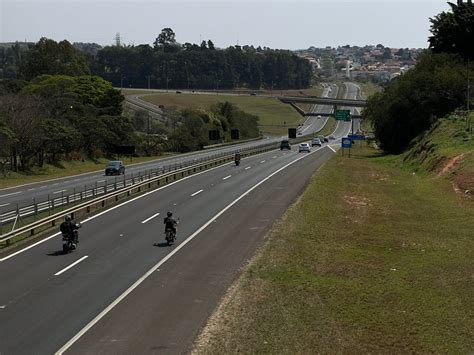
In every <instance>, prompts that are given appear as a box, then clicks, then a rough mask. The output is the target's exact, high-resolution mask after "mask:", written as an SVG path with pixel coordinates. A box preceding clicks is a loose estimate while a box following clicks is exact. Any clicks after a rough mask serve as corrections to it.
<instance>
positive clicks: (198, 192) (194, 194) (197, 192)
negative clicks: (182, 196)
mask: <svg viewBox="0 0 474 355" xmlns="http://www.w3.org/2000/svg"><path fill="white" fill-rule="evenodd" d="M203 191H204V190H199V191H196V192H195V193H193V194H191V196H196V195H197V194H200V193H201V192H203Z"/></svg>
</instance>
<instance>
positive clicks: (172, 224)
mask: <svg viewBox="0 0 474 355" xmlns="http://www.w3.org/2000/svg"><path fill="white" fill-rule="evenodd" d="M166 216H167V217H166V218H165V219H164V224H165V232H166V231H167V230H168V229H171V230H172V231H173V233H174V235H175V236H176V226H177V225H178V222H177V221H176V220H175V219H174V218H173V212H171V211H168V213H167V214H166Z"/></svg>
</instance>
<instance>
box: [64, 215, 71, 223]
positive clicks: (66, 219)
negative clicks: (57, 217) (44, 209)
mask: <svg viewBox="0 0 474 355" xmlns="http://www.w3.org/2000/svg"><path fill="white" fill-rule="evenodd" d="M70 220H71V216H70V215H68V214H67V215H66V216H65V217H64V221H65V222H69V221H70Z"/></svg>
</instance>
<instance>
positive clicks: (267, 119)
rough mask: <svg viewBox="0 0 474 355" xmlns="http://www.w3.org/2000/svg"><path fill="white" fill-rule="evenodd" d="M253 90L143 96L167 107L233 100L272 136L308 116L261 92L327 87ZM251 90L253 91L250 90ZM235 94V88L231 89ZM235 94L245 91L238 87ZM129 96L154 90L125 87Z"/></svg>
mask: <svg viewBox="0 0 474 355" xmlns="http://www.w3.org/2000/svg"><path fill="white" fill-rule="evenodd" d="M248 91H249V90H246V91H245V92H244V93H242V94H241V95H239V96H235V95H226V94H225V93H222V92H215V93H211V94H199V93H194V94H190V93H187V92H186V91H183V93H182V94H176V93H175V90H169V92H168V93H166V92H157V91H153V90H152V91H151V92H152V93H153V95H147V96H143V97H142V99H143V100H146V101H149V102H151V103H153V104H156V105H164V106H165V107H175V108H177V109H183V108H190V107H195V108H205V109H207V108H209V106H211V105H214V104H216V103H218V102H224V101H229V102H231V103H233V104H235V105H236V106H238V107H239V108H240V109H241V110H243V111H245V112H248V113H251V114H253V115H256V116H258V117H259V118H260V121H259V125H260V130H261V131H262V132H263V133H264V134H269V135H283V134H286V133H288V128H289V127H295V126H296V125H298V123H300V122H302V120H303V119H304V118H303V117H301V116H300V115H299V114H298V113H297V112H296V111H295V110H294V109H293V108H292V107H291V106H290V105H288V104H282V103H281V102H280V101H278V100H277V99H275V98H265V97H259V96H258V95H259V94H265V95H271V94H273V96H275V97H276V96H280V95H287V96H288V95H291V96H302V95H305V96H308V95H309V96H321V95H322V92H323V88H322V86H321V85H318V86H316V87H314V88H310V89H303V90H283V91H280V90H274V91H273V92H271V91H269V90H260V91H255V92H257V96H249V94H248ZM250 91H251V90H250ZM230 92H231V93H232V91H230ZM233 92H234V93H239V92H241V91H239V90H235V91H233ZM123 93H124V94H125V95H132V94H149V93H150V91H146V90H123ZM300 107H301V108H302V109H303V110H305V111H309V109H310V105H300Z"/></svg>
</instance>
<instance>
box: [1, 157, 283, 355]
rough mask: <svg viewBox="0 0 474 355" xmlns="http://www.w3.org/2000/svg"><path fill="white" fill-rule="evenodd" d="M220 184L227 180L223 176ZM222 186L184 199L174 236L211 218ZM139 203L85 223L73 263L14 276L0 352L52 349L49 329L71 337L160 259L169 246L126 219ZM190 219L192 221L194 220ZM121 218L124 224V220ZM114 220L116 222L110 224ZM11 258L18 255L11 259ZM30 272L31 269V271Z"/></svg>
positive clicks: (222, 190) (137, 208)
mask: <svg viewBox="0 0 474 355" xmlns="http://www.w3.org/2000/svg"><path fill="white" fill-rule="evenodd" d="M288 155H290V154H288ZM261 166H263V164H261ZM216 170H217V169H216ZM254 175H255V174H254ZM245 180H249V179H248V178H247V179H245ZM225 183H226V184H229V181H228V180H225ZM237 185H239V186H242V185H243V186H245V184H244V182H239V183H238V184H237ZM239 186H237V187H235V186H234V187H233V188H232V189H230V190H231V191H238V187H239ZM228 190H229V189H227V188H223V189H221V190H214V191H213V195H210V196H209V197H208V200H207V201H206V200H204V199H195V200H193V201H191V202H190V203H186V204H185V206H186V209H185V210H184V211H181V215H182V216H183V219H186V221H187V223H186V225H184V226H183V227H184V228H180V232H179V235H181V234H182V235H187V234H190V233H192V232H193V231H194V230H195V229H197V228H198V227H199V226H200V225H201V224H202V219H203V218H204V219H208V218H210V217H212V216H211V214H212V213H214V212H215V211H210V212H208V209H209V208H212V207H214V206H216V208H217V207H219V203H220V204H221V205H220V208H221V207H222V203H226V201H225V200H224V199H223V198H222V194H223V193H225V192H226V191H227V194H228ZM163 191H167V190H163ZM171 195H172V196H171V198H174V196H173V193H172V192H171ZM159 198H160V200H162V199H164V198H165V196H163V194H162V195H161V196H159ZM138 201H140V200H138ZM141 202H143V201H141ZM170 202H171V201H169V202H168V203H170ZM144 205H145V207H144V208H146V207H149V206H150V204H149V203H145V204H144ZM142 207H143V206H133V208H132V209H130V208H129V209H127V210H125V211H124V210H120V211H121V212H122V214H121V216H118V218H117V216H114V215H113V214H114V213H110V214H104V216H102V218H101V221H100V223H99V225H98V226H96V227H95V228H92V225H93V224H94V222H97V221H96V220H92V221H90V223H91V226H90V228H89V233H93V234H95V236H96V237H97V238H96V239H93V240H92V238H91V239H89V238H85V236H84V233H83V236H81V243H80V245H79V249H78V250H77V251H76V252H74V253H72V254H69V255H75V256H77V258H79V257H80V256H82V255H84V254H86V255H88V257H89V258H88V259H87V260H86V261H84V262H83V263H81V264H80V265H78V267H74V268H72V269H70V270H68V271H67V272H65V273H64V274H62V275H60V276H58V277H54V276H53V274H52V273H53V271H56V272H57V271H59V269H63V268H64V267H65V266H66V264H69V262H68V263H65V262H64V261H63V260H62V259H61V260H60V259H57V260H60V261H61V262H62V265H58V267H57V268H56V269H55V270H50V273H49V274H48V275H46V277H44V275H43V278H40V277H38V276H37V274H36V275H35V280H36V283H34V284H33V286H32V285H30V284H28V283H26V281H25V280H26V278H23V277H22V276H23V275H22V274H16V275H15V276H16V277H17V278H18V279H21V280H24V283H26V284H24V288H23V289H21V290H16V294H10V296H12V297H13V298H12V299H7V306H6V308H5V309H3V310H2V315H4V316H5V318H4V319H5V321H4V322H2V324H1V326H0V331H1V332H2V333H3V334H6V335H8V337H7V338H8V341H7V342H4V343H2V349H0V350H1V351H5V352H7V353H8V352H10V351H13V352H17V351H20V350H21V349H22V348H23V347H24V348H25V349H30V348H31V347H32V346H33V347H37V348H41V349H43V347H44V349H45V350H46V349H48V351H50V350H51V351H53V350H54V349H50V348H48V346H53V345H54V343H51V342H50V340H51V339H50V337H49V336H48V333H49V332H51V331H54V333H55V334H56V335H57V336H58V337H59V338H61V339H63V340H64V339H65V338H68V337H71V336H72V335H73V334H74V333H75V332H77V326H76V325H77V324H85V323H86V322H87V321H88V320H90V318H91V317H92V316H93V315H95V314H97V313H98V312H100V310H101V309H102V308H103V307H105V303H104V301H103V300H109V299H110V297H113V296H117V295H118V294H119V293H120V292H122V291H123V290H124V289H125V288H126V287H128V285H130V284H131V283H133V282H134V281H135V280H136V279H137V278H139V277H140V276H141V275H142V273H143V272H144V270H146V269H147V268H149V267H150V265H151V264H153V263H155V262H156V261H157V260H161V259H162V258H163V257H164V256H165V255H166V254H167V253H168V251H169V250H170V249H168V248H160V247H158V248H154V247H153V246H154V245H155V246H156V245H157V244H158V246H159V243H157V241H159V238H158V236H157V235H156V234H157V233H156V230H157V228H155V227H153V226H151V225H147V227H148V228H144V226H136V223H128V220H129V219H130V215H131V214H132V212H133V211H140V210H142ZM117 210H118V209H117ZM178 211H179V209H178ZM196 211H197V212H196ZM112 212H116V211H115V210H114V211H112ZM120 217H121V218H120ZM193 219H194V221H193ZM196 219H197V221H198V222H195V220H196ZM125 220H127V222H124V221H125ZM114 221H116V222H115V223H114ZM104 226H107V228H104ZM159 228H160V230H161V228H162V223H159ZM104 230H105V231H104ZM25 255H26V254H25ZM25 255H23V256H25ZM137 255H140V258H138V259H137V258H136V256H137ZM9 260H10V259H9ZM16 260H20V259H19V258H17V259H16ZM3 266H4V265H3V263H2V269H3V271H4V272H5V271H6V272H9V271H11V270H5V269H4V268H3ZM34 271H35V269H34V268H33V269H32V270H31V274H33V273H34ZM118 271H119V272H118ZM58 280H62V282H61V283H60V284H58V282H59V281H58ZM8 286H9V285H8V283H6V284H5V288H3V287H2V290H11V289H12V288H11V287H8ZM10 286H11V285H10ZM57 293H60V294H61V295H62V297H61V298H59V299H57V298H56V295H57ZM8 295H9V293H8V292H6V293H5V292H3V291H2V292H1V299H2V300H3V299H5V297H7V296H8ZM52 300H54V303H55V305H54V307H53V308H51V307H52V306H51V304H50V302H51V301H52ZM70 300H74V303H75V305H74V307H71V301H70ZM78 310H79V312H78ZM44 312H47V314H44ZM58 326H59V327H58ZM20 332H22V333H23V334H26V335H29V334H31V333H34V334H35V335H34V336H27V337H26V338H25V337H22V338H18V337H15V336H14V335H15V334H17V333H20ZM60 334H61V336H60ZM10 335H12V336H10ZM42 339H43V340H42ZM46 339H48V341H47V344H45V343H44V342H45V340H46ZM24 344H27V345H28V346H23V345H24Z"/></svg>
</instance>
